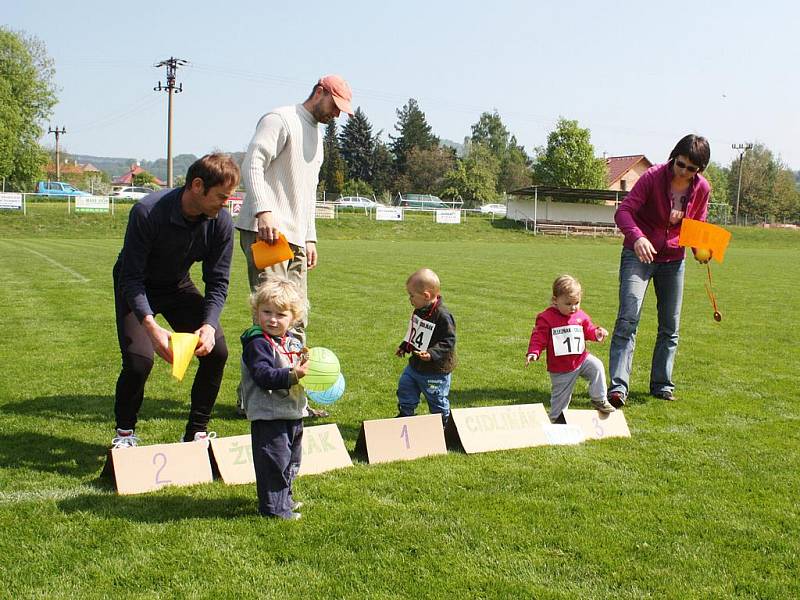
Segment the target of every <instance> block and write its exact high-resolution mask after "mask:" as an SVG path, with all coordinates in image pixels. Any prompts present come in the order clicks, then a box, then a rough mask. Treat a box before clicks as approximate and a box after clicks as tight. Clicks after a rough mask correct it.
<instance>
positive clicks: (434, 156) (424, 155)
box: [404, 146, 456, 194]
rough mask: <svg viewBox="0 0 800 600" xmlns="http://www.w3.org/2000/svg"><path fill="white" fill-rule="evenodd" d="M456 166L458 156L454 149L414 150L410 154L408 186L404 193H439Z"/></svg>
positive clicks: (408, 160)
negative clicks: (449, 173) (445, 178)
mask: <svg viewBox="0 0 800 600" xmlns="http://www.w3.org/2000/svg"><path fill="white" fill-rule="evenodd" d="M455 164H456V156H455V152H454V151H453V149H452V148H442V147H440V146H437V147H435V148H430V149H428V150H424V149H422V148H412V149H411V150H410V151H409V153H408V159H407V166H406V174H405V177H406V178H407V180H408V186H407V187H406V188H405V189H404V191H408V192H422V193H432V194H437V193H439V192H440V191H441V189H442V187H443V185H444V177H445V175H446V174H447V173H448V172H450V171H452V170H453V167H455Z"/></svg>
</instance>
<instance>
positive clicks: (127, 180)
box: [113, 165, 167, 187]
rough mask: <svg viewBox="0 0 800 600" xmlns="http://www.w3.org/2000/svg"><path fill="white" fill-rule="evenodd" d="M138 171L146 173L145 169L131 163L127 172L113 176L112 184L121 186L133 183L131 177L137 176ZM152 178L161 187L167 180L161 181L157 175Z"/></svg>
mask: <svg viewBox="0 0 800 600" xmlns="http://www.w3.org/2000/svg"><path fill="white" fill-rule="evenodd" d="M139 173H147V171H145V170H144V169H143V168H142V167H140V166H139V165H131V168H130V171H128V172H127V173H125V175H120V176H119V177H115V178H114V181H113V184H114V185H115V186H119V185H123V186H125V185H133V178H134V177H136V176H137V175H138V174H139ZM153 179H155V182H156V183H157V184H158V185H160V186H161V187H164V186H165V185H167V182H166V181H161V180H160V179H159V178H158V177H156V176H155V175H154V176H153Z"/></svg>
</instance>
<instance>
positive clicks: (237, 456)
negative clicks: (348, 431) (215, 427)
mask: <svg viewBox="0 0 800 600" xmlns="http://www.w3.org/2000/svg"><path fill="white" fill-rule="evenodd" d="M211 451H212V452H213V453H214V461H215V462H216V464H217V468H218V469H219V474H220V477H222V481H224V482H225V483H227V484H228V485H236V484H240V483H253V482H255V480H256V472H255V470H254V468H253V443H252V440H251V438H250V435H249V434H245V435H237V436H232V437H225V438H216V439H213V440H211ZM352 466H353V461H352V460H350V455H349V454H348V453H347V449H346V448H345V446H344V440H343V439H342V434H341V433H339V428H338V427H337V426H336V425H335V424H330V425H317V426H315V427H304V428H303V458H302V460H301V462H300V472H299V473H298V477H299V476H302V475H316V474H317V473H324V472H326V471H332V470H334V469H341V468H344V467H352Z"/></svg>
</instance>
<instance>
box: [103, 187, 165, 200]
mask: <svg viewBox="0 0 800 600" xmlns="http://www.w3.org/2000/svg"><path fill="white" fill-rule="evenodd" d="M153 192H155V190H152V189H150V188H148V187H139V186H128V187H124V188H120V189H118V190H117V191H116V192H111V195H112V196H114V197H115V198H130V199H132V200H141V199H142V198H144V197H145V196H147V194H152V193H153Z"/></svg>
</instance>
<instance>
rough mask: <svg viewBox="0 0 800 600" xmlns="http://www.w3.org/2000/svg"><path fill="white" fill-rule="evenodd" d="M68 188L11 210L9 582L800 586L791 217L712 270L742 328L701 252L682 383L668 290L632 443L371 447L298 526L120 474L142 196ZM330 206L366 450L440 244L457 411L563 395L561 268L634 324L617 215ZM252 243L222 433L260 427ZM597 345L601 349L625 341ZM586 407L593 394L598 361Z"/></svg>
mask: <svg viewBox="0 0 800 600" xmlns="http://www.w3.org/2000/svg"><path fill="white" fill-rule="evenodd" d="M60 209H61V207H57V206H55V207H54V206H47V205H37V206H32V207H31V213H30V214H29V215H28V216H26V217H24V216H22V215H18V214H13V213H0V257H2V258H1V259H0V304H2V307H3V311H2V314H1V315H0V331H2V335H1V336H0V366H1V367H2V378H0V573H2V576H0V597H2V598H5V597H8V598H25V597H89V598H100V597H111V596H122V595H124V594H130V595H131V596H132V597H147V598H174V597H198V598H199V597H203V598H205V597H208V598H214V597H217V598H229V597H248V598H250V597H252V598H284V597H288V596H295V597H309V598H328V597H331V598H361V597H368V598H400V597H402V598H418V597H425V598H510V597H515V598H528V597H536V598H570V599H571V598H642V597H655V598H662V597H669V598H695V597H714V598H729V597H745V598H790V597H798V596H800V582H798V576H797V573H798V572H800V558H799V555H800V541H799V539H798V536H800V523H799V522H798V490H800V475H799V473H800V460H799V459H800V403H798V394H797V382H796V376H795V375H796V370H797V364H798V360H797V348H798V343H797V339H798V338H799V337H800V326H798V323H797V319H796V317H795V315H796V314H797V313H799V312H800V293H798V287H799V286H800V268H799V267H798V260H797V259H798V249H800V234H798V233H797V232H791V231H763V230H752V229H751V230H748V229H743V228H742V229H734V230H733V231H734V237H733V240H732V245H731V248H730V249H729V251H728V254H727V256H726V261H725V263H724V264H722V265H718V264H716V263H714V264H713V266H712V268H713V270H714V281H715V286H716V291H717V296H718V301H719V304H720V310H721V312H722V314H723V316H724V318H723V321H722V322H721V323H716V322H714V320H713V319H712V309H711V306H710V303H709V301H708V298H707V297H706V294H705V291H704V288H703V281H704V269H703V268H701V267H700V266H698V265H696V264H695V263H694V261H691V260H690V261H689V262H688V263H687V273H686V290H685V298H684V308H683V317H682V320H683V323H682V339H681V346H680V350H679V353H678V359H677V363H676V369H675V372H676V379H677V383H678V388H677V390H676V393H677V395H678V396H679V401H678V402H675V403H665V402H663V401H657V400H654V399H651V398H650V397H649V396H648V395H647V394H646V392H647V370H648V367H649V361H650V351H651V349H652V344H653V339H654V336H655V301H654V298H653V296H652V295H649V296H648V300H647V303H646V307H645V312H646V314H645V316H644V318H643V322H642V326H641V328H640V334H639V338H638V340H639V342H638V343H639V349H638V351H637V354H636V356H635V361H634V375H633V381H632V394H631V398H630V402H629V405H628V406H627V407H626V409H625V415H626V418H627V421H628V424H629V426H630V429H631V434H632V437H631V438H629V439H609V440H603V441H599V442H587V443H585V444H583V445H580V446H572V447H540V448H531V449H525V450H517V451H509V452H495V453H486V454H476V455H470V456H467V455H465V454H463V453H459V452H450V453H449V454H447V455H446V456H439V457H433V458H427V459H420V460H416V461H411V462H403V463H393V464H385V465H367V464H364V463H362V462H359V461H356V462H355V466H354V467H352V468H350V469H344V470H340V471H334V472H330V473H326V474H323V475H314V476H307V477H303V478H301V479H299V480H298V482H297V484H296V488H297V489H296V496H297V497H298V498H299V499H301V500H303V501H304V502H305V503H306V506H305V507H304V509H303V519H302V520H301V521H299V522H293V523H289V522H282V521H280V522H279V521H273V520H266V519H262V518H259V517H258V516H257V514H256V498H255V489H254V486H252V485H243V486H226V485H224V484H223V483H222V482H221V481H215V482H214V483H212V484H206V485H200V486H195V487H192V488H173V489H164V490H161V491H159V492H155V493H151V494H145V495H141V496H128V497H120V496H117V495H116V494H115V493H114V490H113V488H112V487H111V486H110V484H109V482H108V481H107V480H104V479H100V478H99V474H100V470H101V468H102V466H103V463H104V453H105V451H106V448H107V447H108V445H109V442H110V439H111V437H112V434H113V389H114V383H115V381H116V376H117V373H118V367H119V365H118V363H119V354H118V349H117V346H116V335H115V331H114V319H113V303H112V289H111V267H112V265H113V263H114V260H115V258H116V255H117V252H118V251H119V248H120V244H121V236H122V234H123V232H124V226H125V217H124V214H120V215H117V216H116V217H115V218H111V217H110V216H107V215H77V216H76V215H67V214H66V211H63V213H62V212H61V210H60ZM318 229H319V232H320V240H321V241H320V244H319V251H320V259H321V260H320V266H319V268H318V269H317V270H316V271H314V272H313V273H312V275H311V281H310V296H311V304H312V313H311V322H310V327H309V339H310V342H311V344H312V345H321V346H326V347H328V348H331V349H332V350H334V351H335V352H336V353H337V355H338V356H339V358H340V360H341V363H342V368H343V371H344V373H345V376H346V378H347V384H348V388H347V391H346V393H345V396H344V397H343V398H342V399H341V400H340V401H339V402H337V403H336V404H334V405H332V407H331V412H332V417H331V419H329V420H328V421H327V422H335V423H336V424H337V425H338V426H339V429H340V431H341V432H342V435H343V436H344V439H345V443H346V445H347V447H348V449H349V450H351V451H352V449H353V446H354V445H355V440H356V436H357V434H358V429H359V426H360V424H361V421H362V420H364V419H372V418H381V417H390V416H393V415H394V414H395V412H396V406H395V403H396V400H395V396H394V391H395V385H396V382H397V378H398V376H399V374H400V371H401V370H402V368H403V365H404V361H402V360H401V359H399V358H396V357H394V356H393V350H394V348H395V346H396V344H397V343H398V342H399V340H400V337H401V336H402V335H403V333H404V332H405V327H406V323H407V319H408V316H409V314H410V306H409V304H408V300H407V298H406V294H405V290H404V282H405V278H406V276H407V275H408V274H409V273H410V272H411V271H413V270H415V269H416V268H418V267H420V266H429V267H431V268H433V269H434V270H436V271H437V272H438V273H439V275H440V277H441V279H442V284H443V294H444V297H445V301H446V302H447V304H448V305H449V307H450V308H451V310H452V312H453V313H454V315H455V317H456V321H457V324H458V336H459V338H458V352H459V366H458V368H457V370H456V371H455V373H454V377H453V390H452V394H451V402H452V405H453V407H456V408H458V407H470V406H484V405H503V404H516V403H529V402H544V403H545V404H546V403H547V400H548V398H549V379H548V376H547V373H546V371H545V366H544V364H543V363H537V364H535V365H532V366H531V367H529V368H527V369H525V368H524V367H523V365H524V355H525V350H526V348H527V342H528V337H529V335H530V330H531V327H532V325H533V319H534V316H535V315H536V313H537V312H539V311H540V310H542V309H543V308H544V307H545V306H546V305H547V302H548V299H549V295H550V284H551V282H552V280H553V279H554V278H555V276H556V275H558V274H560V273H563V272H568V273H571V274H573V275H575V276H577V277H578V278H579V279H581V280H582V282H583V284H584V288H585V296H584V302H583V308H584V309H585V310H586V311H587V312H589V314H591V315H592V317H593V318H594V320H595V322H596V323H598V324H601V325H604V326H605V327H606V328H608V329H611V328H612V327H613V323H614V317H615V313H616V308H617V301H616V294H617V279H616V272H617V264H618V260H619V247H620V240H619V238H616V239H602V238H598V239H591V238H589V239H574V238H570V239H563V238H553V237H546V238H543V237H533V236H530V235H527V234H525V233H523V232H521V231H520V230H518V229H515V228H511V227H509V226H508V225H507V224H506V223H504V222H502V221H501V222H495V223H494V224H493V223H492V222H491V221H489V220H487V219H484V218H478V217H475V218H470V219H468V221H467V223H466V224H463V225H435V224H434V223H432V220H431V219H430V217H426V216H420V217H418V218H414V219H412V220H410V221H408V222H405V223H400V224H397V223H376V222H374V221H368V220H367V219H366V218H365V217H364V216H363V215H358V214H353V215H346V216H345V218H343V219H341V220H338V221H336V222H325V221H320V222H318ZM437 236H438V239H436V238H437ZM234 256H235V261H234V265H233V272H232V281H231V293H230V295H229V299H228V304H227V306H226V309H225V312H224V313H223V327H224V328H225V331H226V332H227V337H228V343H229V347H230V349H231V355H230V360H229V363H228V368H227V370H226V374H225V380H224V382H223V388H222V392H221V394H220V398H219V400H218V404H217V408H216V409H215V416H214V419H213V421H212V428H213V429H215V430H216V431H217V432H218V433H219V435H222V436H229V435H239V434H243V433H247V432H248V431H249V426H248V423H247V422H246V421H245V420H243V419H241V418H239V417H237V416H236V413H235V389H236V385H237V383H238V371H239V367H238V361H239V347H238V335H239V333H241V331H242V330H243V329H244V328H245V327H246V326H247V325H248V322H249V311H248V308H247V303H246V292H247V284H246V277H245V268H244V264H243V259H242V257H241V253H240V251H239V250H238V247H237V248H236V249H235V253H234ZM591 349H592V351H593V352H594V353H595V354H596V355H597V356H599V357H600V358H601V359H602V360H603V361H604V363H606V365H607V359H608V344H607V343H605V344H594V345H592V346H591ZM792 365H794V367H793V366H792ZM192 369H193V366H192V367H190V372H189V373H188V374H187V377H186V378H185V379H184V381H183V382H182V383H179V382H177V381H175V380H173V379H172V378H171V377H170V376H169V368H168V366H167V365H166V364H164V363H163V362H161V363H157V365H156V368H155V369H154V371H153V375H152V376H151V379H150V382H149V384H148V388H147V391H146V398H145V403H144V406H143V408H142V411H141V413H140V423H139V427H138V429H137V433H138V434H139V435H140V436H141V437H142V439H143V442H144V443H147V444H150V443H161V442H172V441H175V440H176V439H178V437H179V435H180V433H181V432H182V430H183V426H184V418H185V415H186V411H187V407H188V390H189V387H190V385H191V378H192V375H193V370H192ZM423 406H424V402H423ZM573 407H575V408H589V401H588V397H587V396H586V393H585V385H583V384H579V385H578V388H577V393H576V395H575V397H574V399H573ZM426 410H427V409H423V410H422V412H426Z"/></svg>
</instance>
